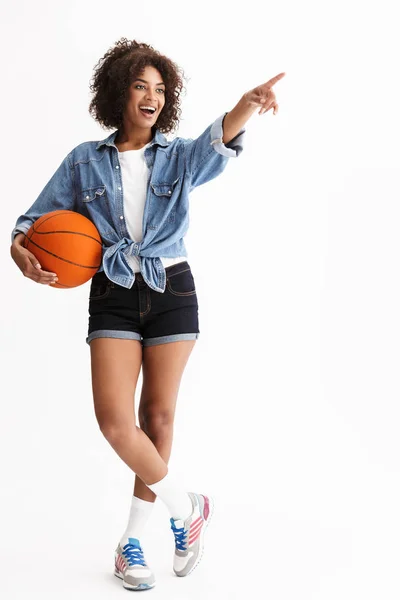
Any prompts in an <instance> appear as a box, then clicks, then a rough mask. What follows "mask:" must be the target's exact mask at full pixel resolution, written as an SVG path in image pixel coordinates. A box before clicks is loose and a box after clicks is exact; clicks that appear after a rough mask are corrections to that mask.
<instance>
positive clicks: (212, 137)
mask: <svg viewBox="0 0 400 600" xmlns="http://www.w3.org/2000/svg"><path fill="white" fill-rule="evenodd" d="M227 114H228V113H227V112H225V113H223V114H222V115H221V116H220V117H218V118H217V119H216V120H215V121H214V122H213V123H212V124H211V125H209V126H208V127H207V129H206V130H205V131H204V132H203V133H202V134H201V135H200V136H199V137H198V138H196V139H193V140H192V139H188V140H184V141H183V142H184V149H185V156H186V169H187V171H188V172H189V174H190V180H191V187H192V188H194V187H197V186H199V185H202V184H203V183H206V182H207V181H210V180H211V179H214V177H216V176H217V175H219V174H220V173H221V172H222V171H223V170H224V169H225V167H226V164H227V162H228V158H231V157H237V156H239V154H240V153H241V152H242V150H243V140H244V134H245V131H246V129H245V128H242V129H241V130H240V131H239V133H238V134H237V135H236V136H235V137H234V138H233V139H232V140H231V141H230V142H228V143H227V144H224V143H223V141H222V139H223V122H224V118H225V115H227Z"/></svg>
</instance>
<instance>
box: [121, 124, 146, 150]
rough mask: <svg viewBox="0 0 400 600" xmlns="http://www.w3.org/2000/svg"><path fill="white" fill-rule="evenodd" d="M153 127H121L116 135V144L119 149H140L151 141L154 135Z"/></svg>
mask: <svg viewBox="0 0 400 600" xmlns="http://www.w3.org/2000/svg"><path fill="white" fill-rule="evenodd" d="M154 133H155V131H154V132H153V128H150V129H149V128H146V129H143V128H137V127H132V128H130V129H126V128H123V129H119V130H118V133H117V135H116V137H115V140H114V144H115V145H116V146H117V148H118V150H121V151H124V150H139V149H140V148H143V146H145V145H146V144H148V143H149V142H151V140H152V139H153V137H154Z"/></svg>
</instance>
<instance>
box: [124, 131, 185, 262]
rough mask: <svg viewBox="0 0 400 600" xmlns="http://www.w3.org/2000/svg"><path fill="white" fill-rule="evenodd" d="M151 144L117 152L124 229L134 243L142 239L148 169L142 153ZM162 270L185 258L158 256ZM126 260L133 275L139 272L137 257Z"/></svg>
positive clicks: (128, 257)
mask: <svg viewBox="0 0 400 600" xmlns="http://www.w3.org/2000/svg"><path fill="white" fill-rule="evenodd" d="M150 143H151V142H149V143H148V144H146V145H145V146H143V148H140V149H139V150H125V151H124V152H118V159H119V164H120V165H121V177H122V186H123V192H124V215H125V223H126V228H127V230H128V233H129V236H130V237H131V238H132V240H133V241H134V242H141V241H142V239H143V229H142V224H143V211H144V205H145V203H146V194H147V186H148V181H149V176H150V169H149V168H148V166H147V165H146V161H145V159H144V151H145V149H146V148H147V146H149V145H150ZM160 259H161V262H162V263H163V265H164V268H166V267H169V266H170V265H174V264H175V263H178V262H182V261H184V260H187V257H186V256H178V257H176V258H165V257H162V256H160ZM127 260H128V262H129V264H130V266H131V267H132V270H133V271H134V272H135V273H139V272H140V266H139V259H138V257H137V256H127Z"/></svg>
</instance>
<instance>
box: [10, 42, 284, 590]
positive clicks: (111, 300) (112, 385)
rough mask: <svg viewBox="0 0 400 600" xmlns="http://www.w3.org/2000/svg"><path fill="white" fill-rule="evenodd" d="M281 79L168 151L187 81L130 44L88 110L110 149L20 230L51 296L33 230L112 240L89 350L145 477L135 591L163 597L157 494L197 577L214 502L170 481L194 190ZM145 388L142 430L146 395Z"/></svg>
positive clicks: (89, 150)
mask: <svg viewBox="0 0 400 600" xmlns="http://www.w3.org/2000/svg"><path fill="white" fill-rule="evenodd" d="M283 76H284V73H281V74H279V75H278V76H276V77H274V78H273V79H271V80H270V81H268V82H267V83H265V84H263V85H261V86H258V87H257V88H254V89H253V90H251V91H249V92H247V93H246V94H244V95H243V97H242V98H241V99H240V100H239V102H238V104H237V105H236V106H235V107H234V108H233V109H232V110H231V111H230V112H228V113H224V114H223V115H221V116H220V117H218V118H217V119H216V121H214V122H213V123H212V124H211V125H209V126H208V127H207V129H206V130H205V131H204V132H203V133H202V135H200V136H199V137H198V138H196V139H194V140H192V139H183V138H179V137H178V138H175V139H174V140H173V141H167V139H166V138H165V136H164V135H163V133H169V132H171V131H174V130H175V128H176V125H177V124H178V122H179V119H178V118H179V114H180V112H181V111H180V108H179V106H180V94H181V92H182V89H183V85H182V78H181V76H180V70H179V68H178V67H177V66H176V64H175V63H173V62H172V61H171V60H170V59H169V58H167V57H166V56H163V55H161V54H160V53H159V52H157V51H156V50H154V48H153V47H152V46H150V45H147V44H144V43H138V42H136V41H128V40H126V39H125V38H121V40H119V41H118V42H116V44H115V46H114V47H112V48H111V49H110V50H109V51H108V52H107V53H106V54H105V55H104V57H103V58H102V59H101V60H100V61H99V63H98V64H97V65H96V67H95V73H94V78H93V83H92V85H91V91H92V92H93V98H92V101H91V103H90V106H89V111H90V112H91V114H92V115H93V117H94V118H95V119H96V120H97V121H98V123H99V124H100V125H101V126H102V127H103V128H105V129H115V131H113V133H111V135H109V137H107V138H106V139H104V140H102V141H99V142H85V143H82V144H80V145H78V146H76V147H75V148H74V149H73V150H72V151H71V152H70V153H69V154H68V155H67V156H66V157H65V159H64V160H63V161H62V163H61V165H60V166H59V168H58V169H57V171H56V172H55V173H54V175H53V176H52V178H51V179H50V181H49V182H48V183H47V185H46V186H45V188H44V189H43V191H42V192H41V194H40V195H39V197H38V198H37V200H36V201H35V202H34V203H33V205H32V206H31V207H30V208H29V209H28V210H27V212H26V213H25V214H24V215H21V216H20V217H19V218H18V220H17V222H16V225H15V228H14V230H13V231H12V246H11V255H12V258H13V259H14V261H15V262H16V264H17V265H18V267H19V268H20V269H21V271H22V272H23V274H24V275H25V276H26V277H29V278H30V279H33V280H34V281H36V282H38V283H41V284H45V285H52V283H54V282H55V281H57V275H56V274H55V273H50V272H47V271H44V270H43V269H42V268H41V266H40V265H39V264H38V261H37V259H36V258H35V256H34V255H33V254H32V253H31V252H29V251H28V250H26V249H25V248H24V247H23V245H22V240H23V238H24V235H25V234H26V232H27V231H28V229H29V227H30V226H31V224H32V223H33V222H34V221H35V220H36V219H38V218H39V217H40V216H42V215H43V214H45V213H47V212H50V211H52V210H58V209H67V210H73V211H76V212H79V213H81V214H83V215H85V216H86V217H88V218H90V219H91V220H92V221H93V222H94V223H95V225H96V227H97V229H98V231H99V233H100V235H101V237H102V241H103V259H102V266H101V267H100V269H99V271H98V272H97V273H96V274H95V275H94V277H93V279H92V283H91V288H90V296H89V327H88V336H87V338H86V342H87V343H88V344H89V346H90V352H91V376H92V388H93V399H94V407H95V414H96V418H97V421H98V423H99V427H100V430H101V431H102V433H103V435H104V436H105V438H106V439H107V440H108V442H109V443H110V444H111V446H112V447H113V449H114V450H115V451H116V452H117V454H118V455H119V456H120V458H121V459H122V460H123V461H124V462H125V463H126V464H127V465H128V466H129V467H130V468H131V469H132V471H133V472H134V473H135V474H136V476H135V484H134V493H133V497H132V505H131V511H130V515H129V520H128V524H127V527H126V530H125V532H124V533H123V535H122V537H121V539H120V542H119V544H118V547H117V549H116V551H115V571H114V572H115V575H117V576H118V577H120V578H121V579H123V585H124V587H125V588H127V589H133V590H139V589H146V588H151V587H153V586H154V584H155V577H154V574H153V573H152V571H151V569H150V568H149V567H148V565H147V563H146V561H145V558H144V555H143V550H142V547H141V542H140V540H141V537H142V534H143V530H144V527H145V524H146V522H147V520H148V517H149V516H150V513H151V510H152V507H153V503H154V501H155V498H156V496H159V497H160V498H161V500H162V501H163V502H164V503H165V505H166V507H167V509H168V510H169V513H170V522H171V528H172V530H173V533H174V536H175V554H174V562H173V568H174V572H175V573H176V575H178V576H180V577H183V576H185V575H188V574H189V573H191V572H192V571H193V569H194V568H195V567H196V566H197V564H198V562H199V560H200V558H201V554H202V548H203V537H204V531H205V529H206V526H207V525H208V523H209V520H210V517H211V514H212V510H213V503H212V500H211V498H209V497H208V496H206V495H204V494H199V493H193V492H186V491H185V489H184V487H182V485H181V483H180V482H177V481H174V479H173V477H172V475H171V474H170V472H169V470H168V466H167V465H168V461H169V457H170V453H171V446H172V436H173V422H174V414H175V405H176V400H177V395H178V390H179V386H180V382H181V378H182V374H183V371H184V368H185V365H186V363H187V361H188V358H189V356H190V353H191V352H192V349H193V346H194V344H195V342H196V339H198V337H199V324H198V303H197V296H196V289H195V283H194V278H193V275H192V272H191V269H190V265H189V264H188V262H187V260H186V258H187V252H186V249H185V245H184V241H183V237H184V235H185V234H186V232H187V230H188V225H189V216H188V210H189V203H188V196H189V192H190V191H191V190H192V189H193V188H195V187H196V186H199V185H201V184H203V183H205V182H207V181H209V180H211V179H213V178H214V177H216V176H217V175H219V174H220V173H221V172H222V171H223V170H224V168H225V166H226V164H227V162H228V159H229V157H237V156H238V155H239V154H240V152H241V151H242V141H243V136H244V132H245V130H244V129H243V125H244V124H245V122H246V121H247V120H248V119H249V117H250V116H251V115H252V114H253V112H254V111H255V110H256V109H257V108H259V109H260V110H259V114H263V113H264V112H267V111H268V110H269V109H270V108H273V109H274V114H275V113H276V112H277V110H278V105H277V104H276V99H275V95H274V92H273V91H272V86H273V85H274V84H275V83H276V82H277V81H278V80H279V79H281V78H282V77H283ZM141 368H142V369H143V384H142V392H141V398H140V405H139V410H138V415H139V426H140V427H138V426H137V425H136V423H135V413H134V397H135V390H136V384H137V380H138V376H139V372H140V369H141Z"/></svg>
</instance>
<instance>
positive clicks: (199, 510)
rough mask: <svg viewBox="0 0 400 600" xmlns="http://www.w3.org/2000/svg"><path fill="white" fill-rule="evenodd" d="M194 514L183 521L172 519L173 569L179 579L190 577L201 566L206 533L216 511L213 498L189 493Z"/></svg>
mask: <svg viewBox="0 0 400 600" xmlns="http://www.w3.org/2000/svg"><path fill="white" fill-rule="evenodd" d="M189 497H190V499H191V501H192V506H193V511H192V514H191V515H190V516H189V517H188V518H187V519H186V520H185V521H183V520H182V519H172V518H171V519H170V521H171V529H172V531H173V532H174V536H175V555H174V565H173V569H174V572H175V575H177V576H178V577H185V576H186V575H189V574H190V573H191V572H192V571H193V569H195V568H196V567H197V565H198V564H199V562H200V560H201V557H202V554H203V546H204V532H205V530H206V528H207V525H208V523H209V522H210V518H211V516H212V513H213V510H214V502H213V500H212V498H208V497H207V496H204V495H202V494H194V493H192V492H189Z"/></svg>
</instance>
